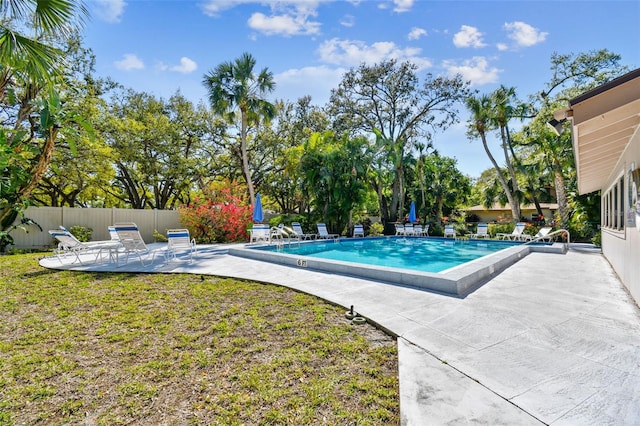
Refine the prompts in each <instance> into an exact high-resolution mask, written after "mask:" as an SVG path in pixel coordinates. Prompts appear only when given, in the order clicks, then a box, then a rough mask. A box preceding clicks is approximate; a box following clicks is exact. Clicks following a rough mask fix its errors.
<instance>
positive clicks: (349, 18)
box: [340, 15, 356, 28]
mask: <svg viewBox="0 0 640 426" xmlns="http://www.w3.org/2000/svg"><path fill="white" fill-rule="evenodd" d="M355 22H356V18H355V17H354V16H353V15H344V16H343V17H342V19H340V25H342V26H343V27H347V28H351V27H353V25H354V24H355Z"/></svg>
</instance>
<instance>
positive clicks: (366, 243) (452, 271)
mask: <svg viewBox="0 0 640 426" xmlns="http://www.w3.org/2000/svg"><path fill="white" fill-rule="evenodd" d="M423 242H424V243H423ZM378 246H380V247H387V248H386V249H385V250H386V256H385V255H382V256H381V257H378V259H377V260H375V259H376V256H380V254H379V253H378V254H375V252H376V250H375V247H378ZM367 247H374V249H369V248H367ZM347 249H350V250H347ZM345 250H347V251H350V252H351V253H350V256H351V260H350V261H346V260H344V259H345V258H344V257H341V256H342V255H343V253H341V252H343V251H345ZM420 251H422V252H430V253H431V255H432V257H434V256H435V257H436V262H434V265H437V266H431V267H432V268H434V270H436V269H437V270H438V272H434V270H431V271H429V270H425V269H419V268H421V267H422V266H421V265H422V264H427V263H429V262H426V261H423V260H420V259H419V258H418V257H417V255H416V253H417V252H420ZM531 251H544V252H551V253H564V252H566V247H565V245H564V244H559V243H555V244H537V243H536V244H527V245H525V244H521V243H513V242H503V241H493V240H492V241H483V240H470V241H469V240H456V241H454V240H452V239H450V238H449V239H445V238H437V237H435V238H434V237H429V238H419V237H418V238H405V237H393V236H390V237H373V238H358V239H340V240H339V241H338V242H332V241H331V242H327V241H313V242H301V243H295V244H290V245H286V244H285V245H283V246H277V245H266V244H265V245H257V246H252V245H246V246H244V247H233V248H229V254H231V255H234V256H241V257H245V258H250V259H255V260H261V261H265V262H271V263H277V264H281V265H287V266H292V267H296V268H309V269H314V270H318V271H323V272H327V273H333V274H343V275H349V276H355V277H360V278H366V279H373V280H377V281H383V282H388V283H390V284H399V285H406V286H411V287H417V288H421V289H425V290H433V291H438V292H442V293H447V294H452V295H457V296H462V297H464V296H465V295H467V294H469V293H471V292H472V291H474V290H475V289H477V288H479V287H480V286H481V285H482V284H483V283H484V282H485V281H487V280H488V279H489V278H491V277H493V276H495V275H497V274H498V273H500V272H501V271H503V270H504V269H505V268H507V267H509V266H510V265H512V264H514V263H515V262H517V261H518V260H520V259H522V258H523V257H524V256H526V255H527V254H529V253H530V252H531ZM474 252H475V253H474ZM452 253H454V254H452ZM471 257H473V259H471ZM451 259H454V260H455V262H453V261H451ZM462 259H464V261H462V262H460V261H461V260H462ZM454 263H455V264H456V265H457V266H453V265H454ZM427 268H429V267H427Z"/></svg>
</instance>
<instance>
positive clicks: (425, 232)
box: [421, 223, 429, 237]
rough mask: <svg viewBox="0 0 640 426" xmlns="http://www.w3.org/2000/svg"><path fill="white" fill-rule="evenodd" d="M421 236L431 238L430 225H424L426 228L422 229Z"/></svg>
mask: <svg viewBox="0 0 640 426" xmlns="http://www.w3.org/2000/svg"><path fill="white" fill-rule="evenodd" d="M421 235H423V236H425V237H428V236H429V224H428V223H427V224H426V225H424V228H422V233H421Z"/></svg>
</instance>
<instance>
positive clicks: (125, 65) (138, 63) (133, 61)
mask: <svg viewBox="0 0 640 426" xmlns="http://www.w3.org/2000/svg"><path fill="white" fill-rule="evenodd" d="M114 65H115V66H116V68H117V69H119V70H122V71H131V70H142V69H144V62H142V59H140V58H138V57H137V56H136V55H134V54H133V53H127V54H125V55H123V56H122V60H121V61H116V62H114Z"/></svg>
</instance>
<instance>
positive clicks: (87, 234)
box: [69, 225, 93, 243]
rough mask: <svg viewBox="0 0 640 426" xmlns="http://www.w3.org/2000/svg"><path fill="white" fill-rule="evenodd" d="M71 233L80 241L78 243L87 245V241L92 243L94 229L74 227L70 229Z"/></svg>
mask: <svg viewBox="0 0 640 426" xmlns="http://www.w3.org/2000/svg"><path fill="white" fill-rule="evenodd" d="M69 232H71V233H72V234H73V236H74V237H76V238H77V239H78V241H82V242H83V243H86V242H87V241H91V235H92V234H93V229H92V228H88V227H86V226H81V225H74V226H72V227H70V228H69Z"/></svg>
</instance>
